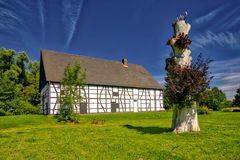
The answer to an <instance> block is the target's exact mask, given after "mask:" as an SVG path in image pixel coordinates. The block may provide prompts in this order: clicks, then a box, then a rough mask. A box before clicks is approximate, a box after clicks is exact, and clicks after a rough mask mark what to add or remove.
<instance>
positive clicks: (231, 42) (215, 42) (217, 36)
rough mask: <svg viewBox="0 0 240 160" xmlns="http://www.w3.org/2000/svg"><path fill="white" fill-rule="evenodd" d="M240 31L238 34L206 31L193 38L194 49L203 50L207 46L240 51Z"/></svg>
mask: <svg viewBox="0 0 240 160" xmlns="http://www.w3.org/2000/svg"><path fill="white" fill-rule="evenodd" d="M239 42H240V31H238V32H219V33H215V32H213V31H206V32H205V33H203V34H198V35H196V36H194V37H193V43H192V49H193V50H195V49H197V48H203V47H207V46H219V47H224V48H226V47H229V48H231V49H234V50H235V49H240V43H239Z"/></svg>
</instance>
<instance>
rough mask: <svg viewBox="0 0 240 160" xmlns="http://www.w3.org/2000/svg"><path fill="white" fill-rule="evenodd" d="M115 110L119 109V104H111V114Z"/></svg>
mask: <svg viewBox="0 0 240 160" xmlns="http://www.w3.org/2000/svg"><path fill="white" fill-rule="evenodd" d="M117 108H119V104H118V103H116V102H111V112H112V113H114V112H117Z"/></svg>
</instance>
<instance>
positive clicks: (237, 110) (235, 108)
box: [222, 107, 240, 112]
mask: <svg viewBox="0 0 240 160" xmlns="http://www.w3.org/2000/svg"><path fill="white" fill-rule="evenodd" d="M222 112H240V107H231V108H223V109H222Z"/></svg>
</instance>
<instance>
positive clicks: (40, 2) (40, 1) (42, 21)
mask: <svg viewBox="0 0 240 160" xmlns="http://www.w3.org/2000/svg"><path fill="white" fill-rule="evenodd" d="M38 11H39V18H40V25H41V30H42V42H45V17H44V2H43V0H38Z"/></svg>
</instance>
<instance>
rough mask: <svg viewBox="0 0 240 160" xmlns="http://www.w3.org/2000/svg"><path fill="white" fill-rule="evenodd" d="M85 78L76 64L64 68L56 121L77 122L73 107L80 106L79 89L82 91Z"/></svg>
mask: <svg viewBox="0 0 240 160" xmlns="http://www.w3.org/2000/svg"><path fill="white" fill-rule="evenodd" d="M85 78H86V76H85V72H84V71H82V70H81V66H80V64H79V63H78V62H75V64H74V65H73V66H71V65H70V64H68V65H67V66H66V67H65V68H64V75H63V79H62V80H61V81H60V85H61V97H60V100H59V101H60V114H59V115H58V116H57V118H58V121H66V122H76V123H78V122H79V119H78V116H76V115H75V114H74V106H75V105H78V104H80V102H81V100H82V97H81V95H80V94H79V89H83V87H84V85H85Z"/></svg>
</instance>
